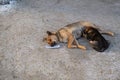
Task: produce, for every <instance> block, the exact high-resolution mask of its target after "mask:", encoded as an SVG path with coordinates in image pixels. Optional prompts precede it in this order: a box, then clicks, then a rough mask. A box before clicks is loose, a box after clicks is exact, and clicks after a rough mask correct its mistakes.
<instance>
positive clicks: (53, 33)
mask: <svg viewBox="0 0 120 80" xmlns="http://www.w3.org/2000/svg"><path fill="white" fill-rule="evenodd" d="M46 33H47V34H48V35H55V34H56V33H55V32H50V31H47V32H46Z"/></svg>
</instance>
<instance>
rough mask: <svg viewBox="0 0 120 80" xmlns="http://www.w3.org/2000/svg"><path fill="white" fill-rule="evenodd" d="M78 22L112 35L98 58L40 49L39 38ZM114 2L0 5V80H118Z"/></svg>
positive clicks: (118, 11)
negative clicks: (105, 48) (97, 27)
mask: <svg viewBox="0 0 120 80" xmlns="http://www.w3.org/2000/svg"><path fill="white" fill-rule="evenodd" d="M79 20H86V21H91V22H93V23H95V24H98V25H100V26H101V28H104V29H107V30H111V31H113V32H115V34H116V35H115V37H110V36H105V38H106V39H107V40H109V41H110V42H111V45H110V47H109V48H108V49H107V50H106V51H105V52H103V53H100V52H96V51H95V50H93V49H92V48H91V47H90V45H89V44H88V42H87V41H86V40H84V39H83V40H80V42H81V44H83V45H86V46H87V50H86V51H84V50H80V49H68V48H67V47H66V45H65V46H63V47H62V48H60V49H46V48H45V45H46V44H45V43H43V42H42V38H43V36H44V35H45V32H46V31H47V30H50V31H56V30H57V29H59V28H61V27H63V26H64V25H66V24H69V23H72V22H76V21H79ZM119 40H120V0H21V1H20V2H19V1H18V2H16V1H14V0H13V1H12V2H11V4H9V5H0V80H120V42H119Z"/></svg>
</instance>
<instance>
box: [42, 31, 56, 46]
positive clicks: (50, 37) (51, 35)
mask: <svg viewBox="0 0 120 80" xmlns="http://www.w3.org/2000/svg"><path fill="white" fill-rule="evenodd" d="M46 33H47V36H46V37H44V38H43V42H46V43H48V44H49V45H50V46H55V45H56V44H57V43H58V38H57V36H56V33H55V32H50V31H47V32H46Z"/></svg>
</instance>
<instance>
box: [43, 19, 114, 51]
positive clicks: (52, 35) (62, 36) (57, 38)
mask: <svg viewBox="0 0 120 80" xmlns="http://www.w3.org/2000/svg"><path fill="white" fill-rule="evenodd" d="M89 27H93V28H95V29H97V30H100V29H99V28H98V26H96V25H95V24H93V23H91V22H87V21H79V22H75V23H72V24H68V25H66V26H65V27H63V28H61V29H59V30H58V31H56V32H50V31H47V34H48V35H47V37H45V38H44V39H43V41H46V42H47V43H48V44H49V45H50V46H54V45H56V44H57V43H60V42H67V47H68V48H76V47H78V48H81V49H86V47H85V46H83V45H80V44H79V43H78V41H77V38H81V37H82V36H83V35H82V34H83V33H82V32H83V31H84V30H85V29H87V28H89ZM101 31H102V30H101ZM101 33H105V34H108V35H113V33H112V32H106V31H105V32H101Z"/></svg>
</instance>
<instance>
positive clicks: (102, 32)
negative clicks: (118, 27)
mask: <svg viewBox="0 0 120 80" xmlns="http://www.w3.org/2000/svg"><path fill="white" fill-rule="evenodd" d="M100 33H101V34H106V35H109V36H114V35H115V34H114V33H113V32H111V31H106V30H101V31H100Z"/></svg>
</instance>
